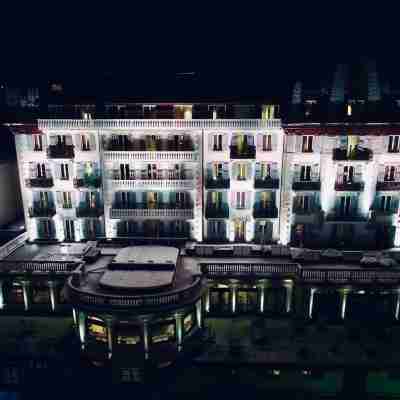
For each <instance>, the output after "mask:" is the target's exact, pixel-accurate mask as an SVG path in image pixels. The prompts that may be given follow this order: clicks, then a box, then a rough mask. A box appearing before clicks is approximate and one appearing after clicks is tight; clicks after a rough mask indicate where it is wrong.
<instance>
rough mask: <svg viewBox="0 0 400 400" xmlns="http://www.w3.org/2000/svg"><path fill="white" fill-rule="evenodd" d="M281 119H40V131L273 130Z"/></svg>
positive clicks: (279, 125)
mask: <svg viewBox="0 0 400 400" xmlns="http://www.w3.org/2000/svg"><path fill="white" fill-rule="evenodd" d="M280 127H281V120H280V119H270V120H261V119H217V120H213V119H192V120H185V119H86V120H85V119H39V120H38V128H39V129H56V130H60V129H61V130H63V129H124V130H125V129H191V128H196V129H220V128H221V129H225V128H226V129H271V128H280Z"/></svg>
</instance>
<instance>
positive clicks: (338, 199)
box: [335, 196, 342, 214]
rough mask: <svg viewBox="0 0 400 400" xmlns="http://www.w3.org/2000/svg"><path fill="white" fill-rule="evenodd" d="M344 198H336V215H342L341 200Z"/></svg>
mask: <svg viewBox="0 0 400 400" xmlns="http://www.w3.org/2000/svg"><path fill="white" fill-rule="evenodd" d="M341 197H342V196H336V198H335V213H336V214H339V213H340V199H341Z"/></svg>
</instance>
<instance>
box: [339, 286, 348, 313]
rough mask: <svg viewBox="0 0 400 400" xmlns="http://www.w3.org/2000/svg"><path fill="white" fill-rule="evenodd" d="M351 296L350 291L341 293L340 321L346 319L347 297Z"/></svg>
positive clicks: (344, 290)
mask: <svg viewBox="0 0 400 400" xmlns="http://www.w3.org/2000/svg"><path fill="white" fill-rule="evenodd" d="M348 294H349V290H348V289H343V291H341V292H340V319H344V318H345V316H346V305H347V296H348Z"/></svg>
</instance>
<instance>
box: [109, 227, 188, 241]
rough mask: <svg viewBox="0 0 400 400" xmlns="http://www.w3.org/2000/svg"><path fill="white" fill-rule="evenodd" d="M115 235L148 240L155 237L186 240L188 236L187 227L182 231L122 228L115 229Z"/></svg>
mask: <svg viewBox="0 0 400 400" xmlns="http://www.w3.org/2000/svg"><path fill="white" fill-rule="evenodd" d="M117 236H118V237H121V238H129V239H136V240H149V239H155V240H160V239H164V240H175V239H180V240H188V239H189V237H190V233H189V229H185V230H184V231H183V232H182V231H170V230H166V231H162V230H160V231H157V232H153V231H137V230H132V231H126V230H124V229H122V228H118V229H117Z"/></svg>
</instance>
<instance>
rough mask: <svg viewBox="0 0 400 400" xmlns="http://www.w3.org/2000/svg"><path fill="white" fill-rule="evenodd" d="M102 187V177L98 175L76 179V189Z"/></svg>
mask: <svg viewBox="0 0 400 400" xmlns="http://www.w3.org/2000/svg"><path fill="white" fill-rule="evenodd" d="M100 186H101V177H100V176H98V175H91V176H85V177H84V178H75V179H74V187H75V188H82V187H84V188H99V187H100Z"/></svg>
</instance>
